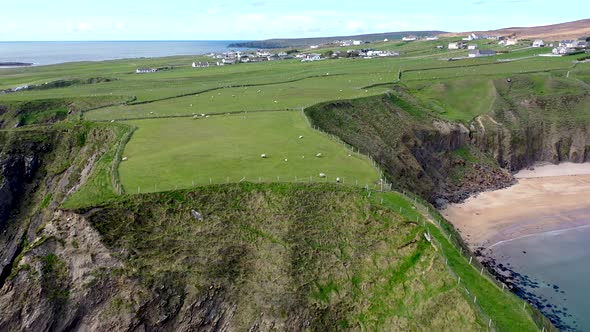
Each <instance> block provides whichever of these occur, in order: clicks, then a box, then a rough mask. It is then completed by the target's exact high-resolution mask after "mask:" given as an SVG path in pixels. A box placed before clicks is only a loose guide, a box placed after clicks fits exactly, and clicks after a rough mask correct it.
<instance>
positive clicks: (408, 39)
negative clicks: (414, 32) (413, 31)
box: [402, 36, 418, 41]
mask: <svg viewBox="0 0 590 332" xmlns="http://www.w3.org/2000/svg"><path fill="white" fill-rule="evenodd" d="M416 39H418V38H416V36H408V37H404V38H402V40H403V41H416Z"/></svg>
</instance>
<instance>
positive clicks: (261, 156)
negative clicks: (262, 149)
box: [260, 153, 268, 159]
mask: <svg viewBox="0 0 590 332" xmlns="http://www.w3.org/2000/svg"><path fill="white" fill-rule="evenodd" d="M260 158H263V159H266V158H268V156H267V155H266V153H263V154H261V155H260Z"/></svg>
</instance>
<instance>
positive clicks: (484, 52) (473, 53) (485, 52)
mask: <svg viewBox="0 0 590 332" xmlns="http://www.w3.org/2000/svg"><path fill="white" fill-rule="evenodd" d="M494 55H496V51H494V50H471V51H469V57H470V58H481V57H484V56H494Z"/></svg>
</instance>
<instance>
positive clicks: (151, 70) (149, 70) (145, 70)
mask: <svg viewBox="0 0 590 332" xmlns="http://www.w3.org/2000/svg"><path fill="white" fill-rule="evenodd" d="M157 71H158V70H157V69H156V68H137V69H136V70H135V73H136V74H146V73H155V72H157Z"/></svg>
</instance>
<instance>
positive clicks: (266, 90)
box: [85, 74, 393, 120]
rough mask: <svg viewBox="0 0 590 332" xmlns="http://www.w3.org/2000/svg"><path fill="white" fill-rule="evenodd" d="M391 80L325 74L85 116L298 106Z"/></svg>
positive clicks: (141, 115) (123, 116) (370, 92)
mask: <svg viewBox="0 0 590 332" xmlns="http://www.w3.org/2000/svg"><path fill="white" fill-rule="evenodd" d="M392 80H393V77H392V74H388V75H387V74H377V75H376V74H373V75H368V74H364V75H327V76H323V77H316V78H310V79H304V80H300V81H296V82H292V83H284V84H271V85H264V86H250V87H240V88H226V89H220V90H214V91H210V92H206V93H202V94H198V95H193V96H187V97H181V98H174V99H168V100H163V101H159V102H154V103H148V104H138V105H121V106H113V107H108V108H104V109H98V110H94V111H91V112H88V113H86V114H85V118H86V119H88V120H111V119H132V118H146V117H162V116H183V115H185V116H186V115H188V116H190V115H193V114H195V113H197V114H202V113H205V114H209V113H226V112H242V111H261V110H264V111H267V110H277V109H298V108H302V107H307V106H311V105H313V104H316V103H318V102H322V101H328V100H336V99H349V98H358V97H361V96H368V95H375V94H381V93H384V92H385V91H387V89H386V88H372V89H363V87H365V86H369V85H372V84H379V83H385V82H390V81H392Z"/></svg>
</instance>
